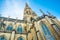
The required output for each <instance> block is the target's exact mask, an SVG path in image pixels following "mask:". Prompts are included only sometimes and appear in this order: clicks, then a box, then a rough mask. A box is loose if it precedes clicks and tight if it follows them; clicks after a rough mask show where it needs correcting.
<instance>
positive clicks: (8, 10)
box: [2, 0, 24, 19]
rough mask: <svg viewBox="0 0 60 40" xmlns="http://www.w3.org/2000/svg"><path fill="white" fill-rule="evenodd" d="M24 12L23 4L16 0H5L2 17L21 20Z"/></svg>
mask: <svg viewBox="0 0 60 40" xmlns="http://www.w3.org/2000/svg"><path fill="white" fill-rule="evenodd" d="M23 11H24V3H22V2H21V3H20V4H19V1H17V0H6V5H5V10H4V12H3V13H2V16H4V17H8V16H10V17H11V18H16V17H18V19H22V18H23Z"/></svg>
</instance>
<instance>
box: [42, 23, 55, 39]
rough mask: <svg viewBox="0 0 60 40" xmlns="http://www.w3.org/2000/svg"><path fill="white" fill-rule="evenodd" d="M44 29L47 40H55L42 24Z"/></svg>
mask: <svg viewBox="0 0 60 40" xmlns="http://www.w3.org/2000/svg"><path fill="white" fill-rule="evenodd" d="M42 29H43V32H44V35H45V37H46V40H55V39H54V36H53V35H52V34H51V32H50V30H49V29H48V27H47V26H46V24H45V23H42Z"/></svg>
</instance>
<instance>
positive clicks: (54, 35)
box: [0, 3, 60, 40]
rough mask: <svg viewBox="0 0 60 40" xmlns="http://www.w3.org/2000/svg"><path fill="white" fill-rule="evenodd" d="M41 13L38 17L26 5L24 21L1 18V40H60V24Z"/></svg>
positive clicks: (51, 16) (50, 16)
mask: <svg viewBox="0 0 60 40" xmlns="http://www.w3.org/2000/svg"><path fill="white" fill-rule="evenodd" d="M40 12H41V13H42V14H43V15H42V16H40V17H38V16H37V14H36V13H35V12H34V11H32V9H31V8H30V7H29V6H28V4H27V3H26V6H25V9H24V16H23V20H19V19H12V18H10V17H8V18H7V17H0V40H60V22H59V21H58V20H57V18H56V17H55V16H53V15H51V14H50V12H48V11H47V13H48V14H45V13H44V12H43V11H42V10H41V9H40Z"/></svg>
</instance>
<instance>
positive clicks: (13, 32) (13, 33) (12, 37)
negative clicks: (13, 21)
mask: <svg viewBox="0 0 60 40" xmlns="http://www.w3.org/2000/svg"><path fill="white" fill-rule="evenodd" d="M14 36H15V31H12V34H11V40H14Z"/></svg>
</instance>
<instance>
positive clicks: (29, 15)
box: [23, 3, 32, 21]
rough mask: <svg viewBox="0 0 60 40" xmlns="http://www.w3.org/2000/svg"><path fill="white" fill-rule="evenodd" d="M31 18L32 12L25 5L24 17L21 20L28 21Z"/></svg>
mask: <svg viewBox="0 0 60 40" xmlns="http://www.w3.org/2000/svg"><path fill="white" fill-rule="evenodd" d="M31 16H32V10H31V8H30V7H29V6H28V3H26V6H25V9H24V17H23V20H27V21H30V18H31Z"/></svg>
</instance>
